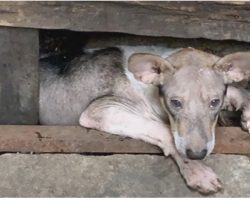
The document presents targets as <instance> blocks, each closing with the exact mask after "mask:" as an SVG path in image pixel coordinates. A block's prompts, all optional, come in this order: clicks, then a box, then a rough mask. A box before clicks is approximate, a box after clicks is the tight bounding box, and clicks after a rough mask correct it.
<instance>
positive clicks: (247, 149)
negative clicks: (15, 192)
mask: <svg viewBox="0 0 250 200" xmlns="http://www.w3.org/2000/svg"><path fill="white" fill-rule="evenodd" d="M0 136H1V137H0V152H25V153H28V152H35V153H104V154H105V153H150V154H160V153H161V150H160V149H159V148H158V147H156V146H153V145H150V144H147V143H144V142H142V141H139V140H134V139H129V138H122V137H119V136H115V135H111V134H107V133H104V132H100V131H96V130H92V129H85V128H82V127H79V126H10V125H9V126H8V125H3V126H0ZM214 153H225V154H250V135H249V134H248V133H246V132H243V131H242V130H241V129H240V128H237V127H218V128H217V134H216V147H215V150H214Z"/></svg>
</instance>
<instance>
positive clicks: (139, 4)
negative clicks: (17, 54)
mask: <svg viewBox="0 0 250 200" xmlns="http://www.w3.org/2000/svg"><path fill="white" fill-rule="evenodd" d="M249 15H250V2H244V1H238V2H229V1H224V2H206V1H205V2H203V1H193V2H184V1H182V2H157V1H149V2H148V1H132V2H131V1H130V2H126V1H125V2H124V1H123V2H88V1H85V2H0V26H12V27H30V28H42V29H69V30H75V31H101V32H121V33H130V34H136V35H146V36H172V37H182V38H200V37H201V38H209V39H216V40H224V39H234V40H239V41H248V42H249V41H250V34H249V33H250V18H249Z"/></svg>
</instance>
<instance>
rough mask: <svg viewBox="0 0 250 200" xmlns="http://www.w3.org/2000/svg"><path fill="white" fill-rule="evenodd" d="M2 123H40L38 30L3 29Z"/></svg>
mask: <svg viewBox="0 0 250 200" xmlns="http://www.w3.org/2000/svg"><path fill="white" fill-rule="evenodd" d="M0 46H1V48H0V113H1V115H0V124H37V123H38V92H39V87H38V51H39V41H38V31H37V30H34V29H23V28H6V27H0Z"/></svg>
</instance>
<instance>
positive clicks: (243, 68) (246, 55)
mask: <svg viewBox="0 0 250 200" xmlns="http://www.w3.org/2000/svg"><path fill="white" fill-rule="evenodd" d="M214 69H215V70H216V71H218V72H219V73H220V74H221V75H222V76H223V78H224V81H225V83H227V84H228V83H232V82H240V81H243V80H248V79H249V78H250V52H238V53H233V54H229V55H227V56H225V57H223V58H221V59H220V60H219V61H217V62H216V63H215V65H214Z"/></svg>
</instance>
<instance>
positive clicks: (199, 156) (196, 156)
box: [186, 149, 207, 160]
mask: <svg viewBox="0 0 250 200" xmlns="http://www.w3.org/2000/svg"><path fill="white" fill-rule="evenodd" d="M186 155H187V157H188V158H189V159H191V160H202V159H203V158H205V156H206V155H207V149H203V150H202V151H200V152H194V151H192V150H191V149H187V150H186Z"/></svg>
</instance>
